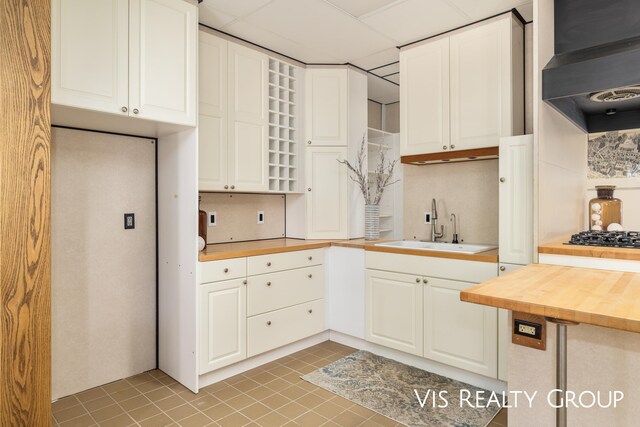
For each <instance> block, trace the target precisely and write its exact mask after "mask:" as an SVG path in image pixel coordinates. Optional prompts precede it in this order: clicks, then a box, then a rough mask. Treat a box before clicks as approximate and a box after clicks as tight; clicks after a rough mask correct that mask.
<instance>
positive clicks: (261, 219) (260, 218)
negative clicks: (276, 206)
mask: <svg viewBox="0 0 640 427" xmlns="http://www.w3.org/2000/svg"><path fill="white" fill-rule="evenodd" d="M258 224H264V211H258Z"/></svg>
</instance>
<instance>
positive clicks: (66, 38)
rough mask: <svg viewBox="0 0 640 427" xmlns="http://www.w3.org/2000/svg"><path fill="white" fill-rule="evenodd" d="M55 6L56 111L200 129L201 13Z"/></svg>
mask: <svg viewBox="0 0 640 427" xmlns="http://www.w3.org/2000/svg"><path fill="white" fill-rule="evenodd" d="M51 7H52V20H51V31H52V58H51V61H52V85H51V91H52V94H51V98H52V104H54V105H60V106H66V107H74V108H79V109H84V110H91V111H98V112H106V113H111V114H115V115H120V116H128V117H135V118H141V119H146V120H152V121H157V122H163V123H173V124H180V125H188V126H195V125H196V110H197V105H196V95H197V93H196V87H197V81H196V79H197V70H196V64H197V52H196V49H197V31H198V9H197V7H196V6H194V5H192V4H190V3H187V2H184V1H174V0H105V1H99V0H89V1H81V0H53V1H52V5H51ZM97 16H99V17H100V19H97V20H96V19H95V17H97ZM89 58H90V59H89ZM167 58H171V61H167Z"/></svg>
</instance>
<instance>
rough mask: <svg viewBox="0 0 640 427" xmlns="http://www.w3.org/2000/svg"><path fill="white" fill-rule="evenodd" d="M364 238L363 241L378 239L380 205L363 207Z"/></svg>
mask: <svg viewBox="0 0 640 427" xmlns="http://www.w3.org/2000/svg"><path fill="white" fill-rule="evenodd" d="M364 238H365V240H378V239H379V238H380V205H365V206H364Z"/></svg>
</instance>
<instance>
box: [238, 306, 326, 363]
mask: <svg viewBox="0 0 640 427" xmlns="http://www.w3.org/2000/svg"><path fill="white" fill-rule="evenodd" d="M324 323H325V322H324V299H319V300H315V301H311V302H308V303H304V304H298V305H294V306H293V307H287V308H283V309H282V310H276V311H272V312H270V313H265V314H260V315H258V316H253V317H249V318H248V319H247V356H249V357H251V356H255V355H256V354H260V353H264V352H265V351H268V350H272V349H274V348H278V347H282V346H283V345H286V344H289V343H292V342H294V341H297V340H300V339H302V338H306V337H309V336H311V335H314V334H317V333H320V332H322V331H324V330H325V329H326V328H325V324H324Z"/></svg>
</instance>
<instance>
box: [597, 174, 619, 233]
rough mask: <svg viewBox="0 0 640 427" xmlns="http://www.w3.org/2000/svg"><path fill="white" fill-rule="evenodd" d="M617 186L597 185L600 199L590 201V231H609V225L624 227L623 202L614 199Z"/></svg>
mask: <svg viewBox="0 0 640 427" xmlns="http://www.w3.org/2000/svg"><path fill="white" fill-rule="evenodd" d="M615 189H616V186H615V185H597V186H596V191H597V193H598V197H596V198H595V199H591V200H590V201H589V230H592V231H601V230H603V231H607V230H608V228H609V225H611V224H620V225H622V200H620V199H616V198H615V197H613V192H614V190H615Z"/></svg>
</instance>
